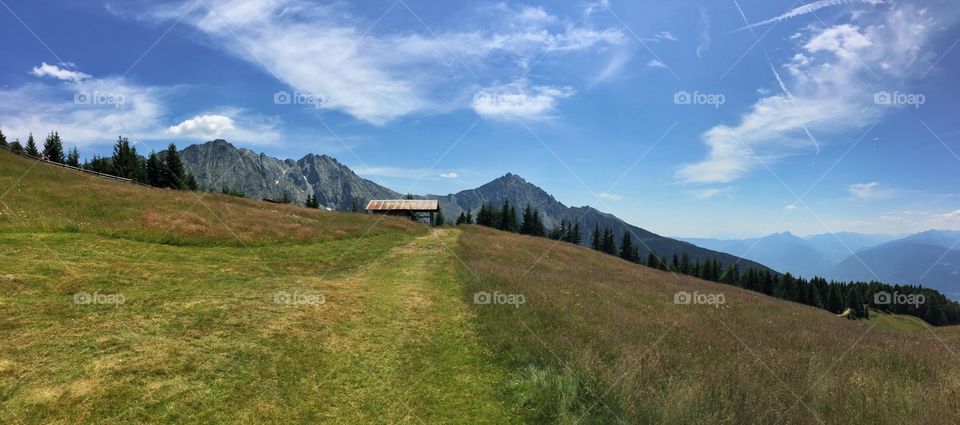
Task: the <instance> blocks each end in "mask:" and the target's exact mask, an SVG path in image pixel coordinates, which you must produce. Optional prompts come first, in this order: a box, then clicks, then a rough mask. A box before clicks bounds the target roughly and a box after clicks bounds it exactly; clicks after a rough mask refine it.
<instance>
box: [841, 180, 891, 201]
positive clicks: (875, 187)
mask: <svg viewBox="0 0 960 425" xmlns="http://www.w3.org/2000/svg"><path fill="white" fill-rule="evenodd" d="M847 192H850V195H853V197H854V198H855V199H858V200H862V201H868V200H876V199H884V198H889V197H891V196H893V195H894V194H895V193H896V191H895V190H893V189H884V188H882V187H880V183H879V182H869V183H855V184H852V185H850V186H849V187H847Z"/></svg>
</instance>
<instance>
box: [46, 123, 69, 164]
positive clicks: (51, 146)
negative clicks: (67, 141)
mask: <svg viewBox="0 0 960 425" xmlns="http://www.w3.org/2000/svg"><path fill="white" fill-rule="evenodd" d="M43 157H44V158H46V159H47V161H51V162H56V163H58V164H63V163H64V161H65V160H66V158H64V156H63V142H62V141H61V140H60V133H57V132H56V131H54V132H51V133H50V134H49V135H47V139H46V140H45V141H44V142H43Z"/></svg>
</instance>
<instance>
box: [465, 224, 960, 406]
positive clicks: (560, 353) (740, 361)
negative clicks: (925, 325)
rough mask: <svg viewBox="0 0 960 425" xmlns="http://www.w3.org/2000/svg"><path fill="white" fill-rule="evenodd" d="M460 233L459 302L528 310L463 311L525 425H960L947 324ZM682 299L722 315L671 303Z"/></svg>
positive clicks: (954, 336)
mask: <svg viewBox="0 0 960 425" xmlns="http://www.w3.org/2000/svg"><path fill="white" fill-rule="evenodd" d="M466 229H467V230H465V231H464V232H463V233H462V235H461V240H460V244H459V248H458V251H457V252H458V255H459V257H460V258H461V259H462V260H463V268H464V270H463V271H462V277H463V279H464V280H465V282H467V283H466V286H465V292H464V296H465V297H467V298H468V299H470V298H471V297H473V294H474V293H476V292H478V291H486V292H491V293H492V292H494V291H498V292H500V293H505V294H521V295H524V296H525V298H526V303H525V304H522V305H520V306H518V307H514V306H510V305H494V304H480V305H475V308H474V311H475V312H476V314H477V317H478V321H479V323H480V328H481V332H482V333H483V334H484V335H485V336H486V338H487V341H489V343H490V344H491V345H492V346H493V347H495V350H496V353H497V356H498V358H499V359H500V360H501V361H504V362H507V363H508V364H510V365H511V368H512V369H513V370H515V371H517V372H516V376H515V380H516V381H518V382H521V383H523V384H522V385H520V386H519V389H518V390H517V395H516V397H518V398H519V400H518V401H517V402H518V403H520V404H521V405H522V406H523V407H524V409H525V412H526V413H527V415H528V416H529V418H531V419H534V420H550V421H560V422H564V421H567V420H572V421H581V423H582V422H584V421H585V422H596V423H609V422H619V421H622V422H625V423H730V424H744V423H764V424H770V423H891V424H892V423H958V422H960V363H958V362H960V358H958V357H957V356H956V354H955V353H956V352H958V350H960V334H958V330H957V328H955V327H946V328H937V329H929V330H926V331H924V332H908V333H900V332H895V331H889V330H885V329H882V328H880V327H876V326H874V325H875V324H876V322H864V321H849V320H845V319H842V318H839V317H837V316H835V315H833V314H830V313H828V312H825V311H823V310H819V309H816V308H812V307H808V306H804V305H800V304H796V303H791V302H787V301H782V300H778V299H774V298H771V297H767V296H764V295H760V294H757V293H753V292H749V291H743V290H740V289H738V288H735V287H730V286H727V285H721V284H717V283H712V282H707V281H702V280H699V279H694V278H691V277H687V276H680V275H672V274H670V273H667V272H661V271H657V270H653V269H649V268H646V267H643V266H638V265H634V264H630V263H627V262H625V261H622V260H620V259H617V258H613V257H610V256H606V255H601V254H598V253H595V252H592V251H590V250H588V249H584V248H581V247H577V246H573V245H570V244H564V243H561V244H559V245H556V246H553V242H552V241H549V240H543V239H540V238H530V237H523V236H517V235H510V234H505V233H502V232H496V231H493V230H489V229H485V228H480V227H475V226H469V227H467V228H466ZM545 253H547V254H546V255H544V254H545ZM534 264H536V266H535V267H534V266H533V265H534ZM681 291H683V292H687V293H691V294H693V293H700V294H723V295H724V298H725V303H724V304H722V305H720V306H712V305H685V304H676V303H675V302H674V296H675V295H676V294H677V293H678V292H681ZM531 388H541V389H542V390H541V391H532V390H531ZM524 394H528V395H526V396H524Z"/></svg>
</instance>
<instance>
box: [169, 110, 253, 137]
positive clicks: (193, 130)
mask: <svg viewBox="0 0 960 425" xmlns="http://www.w3.org/2000/svg"><path fill="white" fill-rule="evenodd" d="M236 128H237V127H236V126H235V125H234V124H233V118H230V117H227V116H223V115H199V116H196V117H193V118H190V119H188V120H184V121H183V122H181V123H180V124H177V125H173V126H170V128H168V129H167V131H168V132H170V134H172V135H174V136H186V137H189V138H193V139H201V140H212V139H217V138H220V136H222V135H223V134H224V133H226V132H228V131H233V130H236Z"/></svg>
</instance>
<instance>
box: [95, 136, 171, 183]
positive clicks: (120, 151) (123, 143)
mask: <svg viewBox="0 0 960 425" xmlns="http://www.w3.org/2000/svg"><path fill="white" fill-rule="evenodd" d="M110 159H111V161H113V171H114V173H116V175H117V176H119V177H123V178H127V179H134V180H138V181H142V180H145V179H144V178H143V176H140V175H139V174H140V157H138V156H137V148H135V147H133V146H131V145H130V141H129V140H128V139H127V138H126V137H123V136H119V137H117V142H116V143H114V145H113V156H112V157H111V158H110ZM181 177H184V176H181ZM183 183H184V185H186V182H185V181H184V182H183Z"/></svg>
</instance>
